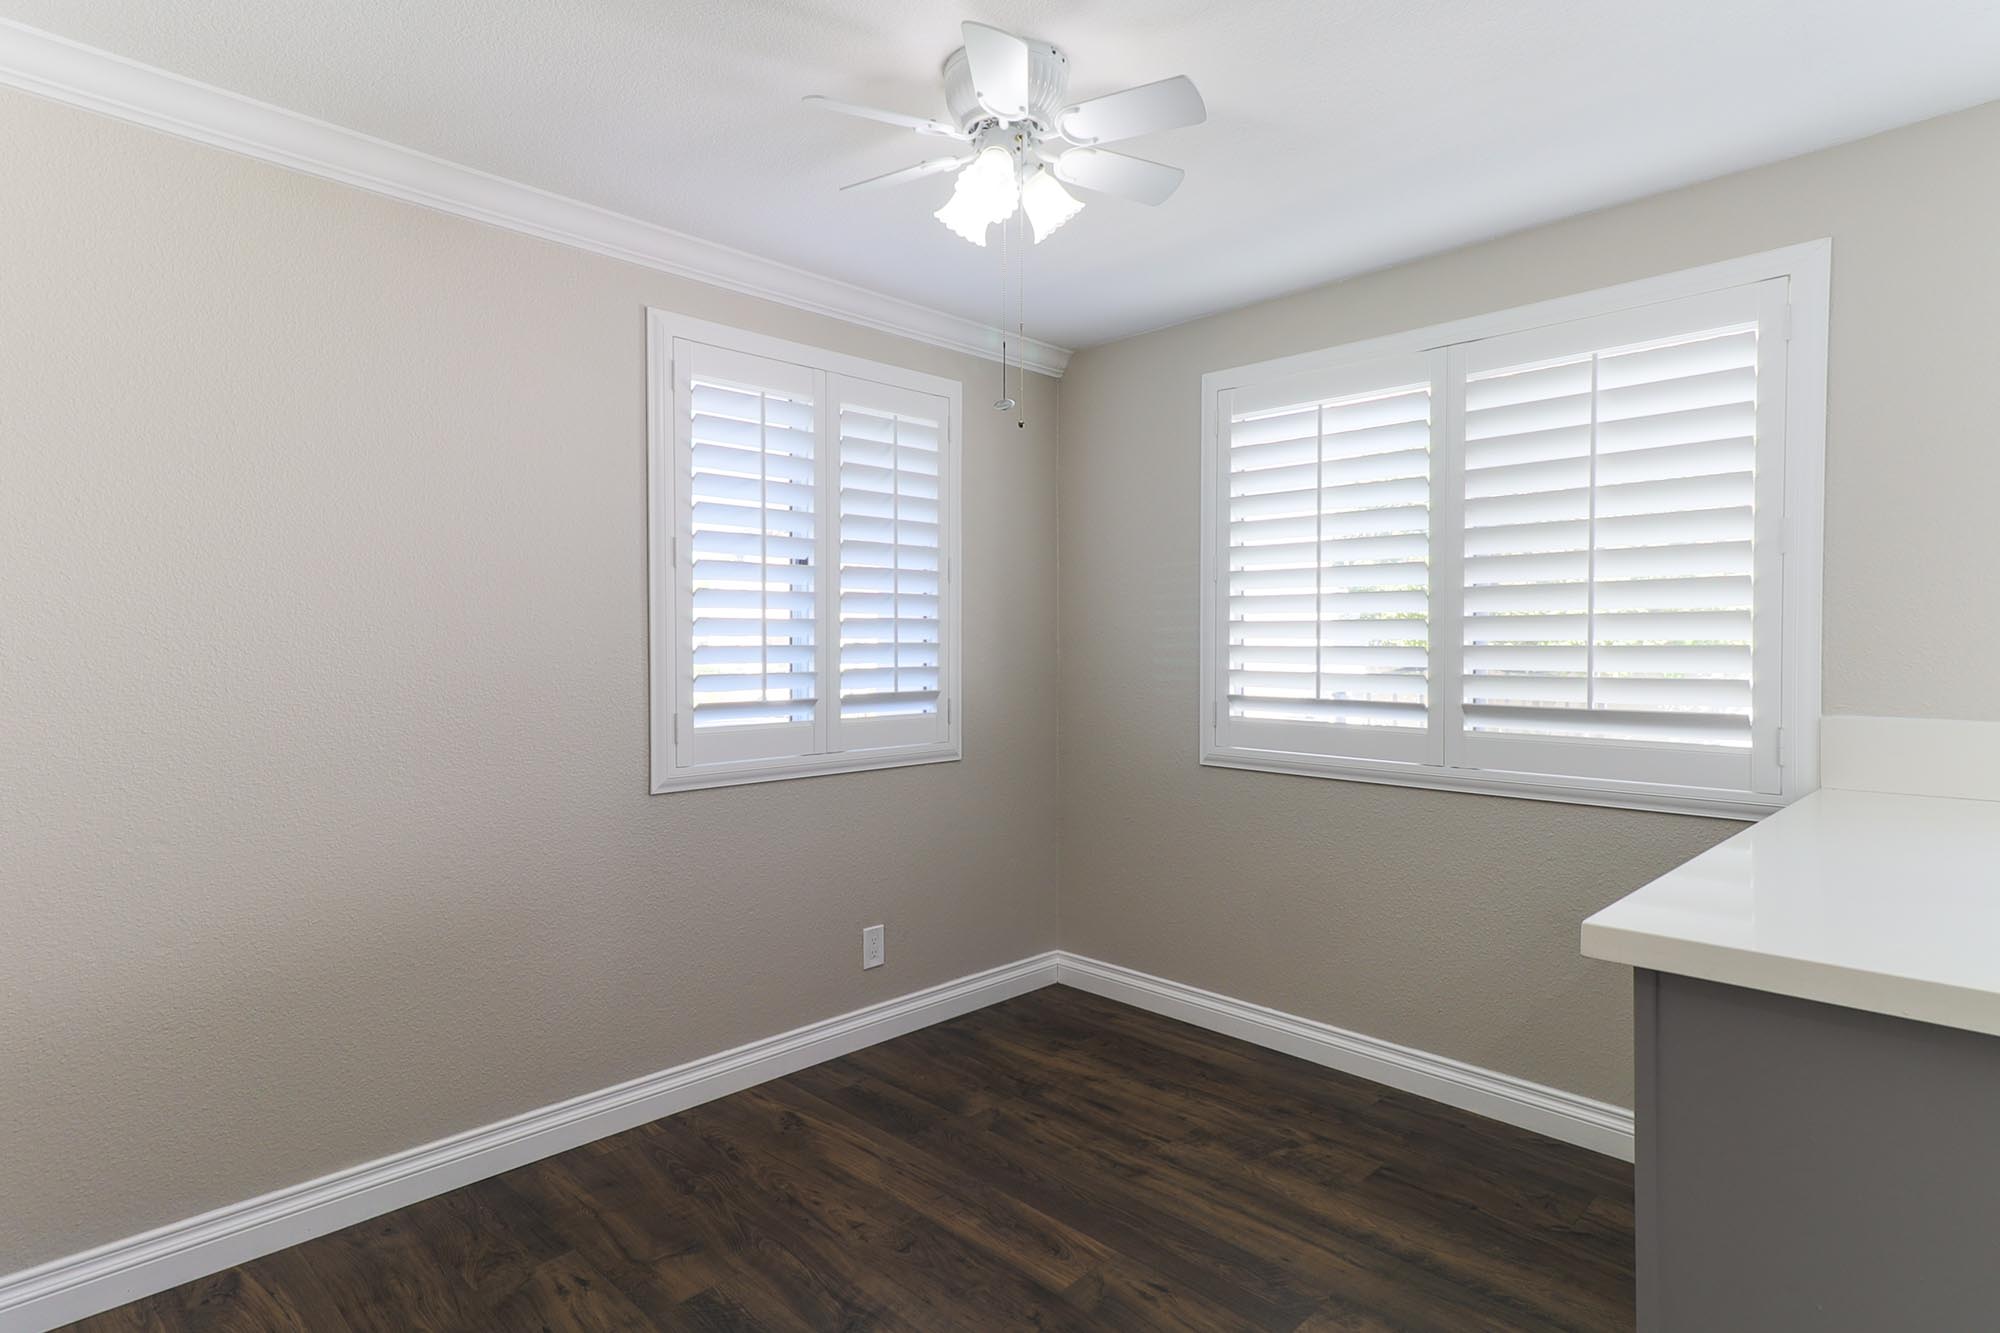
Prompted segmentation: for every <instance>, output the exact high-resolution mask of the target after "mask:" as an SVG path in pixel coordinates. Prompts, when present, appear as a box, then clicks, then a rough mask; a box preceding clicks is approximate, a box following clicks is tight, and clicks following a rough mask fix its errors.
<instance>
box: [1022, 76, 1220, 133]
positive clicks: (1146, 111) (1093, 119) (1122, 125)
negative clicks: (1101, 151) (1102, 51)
mask: <svg viewBox="0 0 2000 1333" xmlns="http://www.w3.org/2000/svg"><path fill="white" fill-rule="evenodd" d="M1207 119H1208V108H1207V107H1206V106H1204V105H1203V104H1202V100H1201V94H1200V93H1199V92H1197V91H1196V90H1195V86H1194V80H1192V79H1190V78H1188V76H1187V75H1185V74H1176V75H1174V77H1172V78H1171V79H1161V80H1160V81H1159V82H1158V83H1148V84H1142V85H1141V86H1139V87H1137V88H1127V89H1126V90H1125V91H1124V92H1121V93H1107V94H1105V95H1104V96H1103V97H1093V98H1091V99H1090V100H1089V101H1088V102H1079V103H1077V104H1076V105H1075V106H1073V107H1069V108H1066V109H1065V110H1064V111H1063V113H1062V114H1061V115H1060V116H1058V117H1056V128H1057V130H1058V131H1060V132H1061V134H1062V136H1063V137H1064V138H1065V139H1068V140H1069V141H1070V142H1072V143H1078V144H1100V143H1116V142H1117V141H1118V140H1120V139H1134V138H1137V137H1138V136H1139V135H1141V134H1153V133H1156V132H1157V131H1160V130H1177V129H1179V128H1181V127H1182V126H1183V125H1199V124H1201V123H1202V122H1203V121H1204V120H1207Z"/></svg>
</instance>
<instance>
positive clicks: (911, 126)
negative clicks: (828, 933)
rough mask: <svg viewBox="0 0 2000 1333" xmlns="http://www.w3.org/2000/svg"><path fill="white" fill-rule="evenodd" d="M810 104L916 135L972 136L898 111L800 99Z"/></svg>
mask: <svg viewBox="0 0 2000 1333" xmlns="http://www.w3.org/2000/svg"><path fill="white" fill-rule="evenodd" d="M800 100H802V101H806V102H810V103H812V104H813V105H814V106H816V107H820V108H821V109H823V110H826V111H838V112H839V113H840V114H841V115H843V116H859V117H861V119H863V120H879V121H881V122H882V123H883V124H884V125H899V126H901V127H902V128H904V129H906V130H915V131H916V132H917V133H918V134H935V135H938V136H940V137H942V138H946V139H970V138H971V137H972V136H971V135H969V134H966V133H964V132H963V131H961V130H959V129H958V128H956V127H955V126H951V125H947V124H945V123H944V122H943V121H941V120H925V119H924V118H923V117H922V116H906V115H904V114H903V113H902V112H900V111H882V110H879V109H877V108H875V107H872V106H859V105H857V104H855V103H853V102H842V101H839V100H838V99H836V98H832V97H821V96H820V95H819V94H817V93H814V94H812V95H811V96H809V97H805V98H802V99H800Z"/></svg>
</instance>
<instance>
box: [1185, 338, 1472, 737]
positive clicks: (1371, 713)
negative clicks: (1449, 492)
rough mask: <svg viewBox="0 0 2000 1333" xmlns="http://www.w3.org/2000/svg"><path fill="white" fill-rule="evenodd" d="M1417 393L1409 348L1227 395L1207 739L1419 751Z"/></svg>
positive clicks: (1424, 649) (1422, 370) (1425, 694)
mask: <svg viewBox="0 0 2000 1333" xmlns="http://www.w3.org/2000/svg"><path fill="white" fill-rule="evenodd" d="M1431 399H1432V394H1431V380H1430V371H1429V362H1428V360H1427V359H1425V358H1423V357H1398V358H1392V359H1387V360H1383V361H1376V362H1369V363H1363V364H1355V365H1350V366H1347V367H1343V368H1341V369H1339V370H1337V371H1333V372H1328V373H1324V374H1317V375H1314V376H1311V377H1302V378H1299V379H1295V380H1291V381H1284V382H1280V383H1277V384H1271V385H1264V386H1259V387H1258V388H1257V389H1255V390H1235V391H1233V392H1232V393H1231V394H1229V395H1227V407H1226V410H1227V418H1226V420H1227V425H1226V435H1225V444H1226V447H1225V448H1224V449H1223V450H1222V451H1221V455H1222V457H1221V466H1222V470H1223V476H1222V477H1221V479H1220V480H1221V490H1220V494H1221V496H1222V497H1224V499H1223V504H1224V506H1225V509H1224V512H1223V514H1222V515H1221V524H1222V550H1223V554H1224V559H1223V561H1222V566H1221V569H1220V570H1219V571H1218V584H1219V586H1218V588H1217V590H1216V593H1217V601H1218V604H1219V609H1220V611H1221V619H1222V631H1223V633H1222V635H1221V641H1220V642H1219V643H1218V645H1217V648H1218V654H1219V657H1220V659H1221V660H1219V661H1218V662H1217V663H1216V674H1217V677H1218V679H1219V680H1221V681H1222V682H1223V686H1224V688H1223V691H1222V693H1223V699H1222V705H1223V715H1222V717H1221V718H1219V719H1218V731H1219V736H1220V738H1221V739H1222V741H1223V743H1225V744H1231V745H1244V746H1251V747H1256V748H1260V749H1270V750H1279V751H1294V752H1302V753H1311V754H1320V755H1329V756H1339V757H1348V758H1356V759H1389V760H1397V761H1402V762H1412V763H1414V762H1422V761H1423V759H1424V758H1425V747H1426V745H1427V734H1428V726H1429V682H1428V679H1427V671H1428V668H1429V589H1430V571H1429V544H1430V448H1431Z"/></svg>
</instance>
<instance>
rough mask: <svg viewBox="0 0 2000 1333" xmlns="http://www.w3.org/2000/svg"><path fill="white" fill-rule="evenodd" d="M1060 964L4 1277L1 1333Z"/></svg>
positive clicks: (789, 1065) (242, 1256) (216, 1262)
mask: <svg viewBox="0 0 2000 1333" xmlns="http://www.w3.org/2000/svg"><path fill="white" fill-rule="evenodd" d="M1057 964H1058V955H1057V954H1055V953H1054V952H1049V953H1045V954H1038V955H1036V956H1035V957H1032V958H1024V959H1022V960H1021V961H1019V962H1016V963H1008V964H1006V965H1005V966H1003V967H996V968H993V969H991V970H989V971H985V972H977V973H974V974H973V975H971V976H969V977H961V978H959V979H958V980H957V981H948V982H945V983H943V984H942V985H938V986H932V987H930V988H928V989H926V990H920V991H915V992H912V993H911V994H909V995H905V996H902V997H900V998H898V999H894V1000H885V1001H883V1002H882V1003H880V1004H872V1005H869V1006H868V1007H867V1008H865V1009H857V1010H855V1011H854V1012H853V1013H849V1014H842V1015H841V1016H839V1017H838V1018H829V1019H825V1020H822V1021H821V1022H818V1023H810V1024H807V1025H806V1026H805V1027H802V1028H796V1029H794V1030H792V1031H790V1032H786V1033H781V1034H779V1035H778V1036H775V1037H766V1038H764V1039H763V1040H761V1041H753V1042H751V1043H750V1044H748V1045H746V1046H738V1047H737V1048H735V1049H734V1050H729V1051H723V1052H721V1053H720V1054H717V1055H710V1056H705V1057H703V1058H702V1059H699V1060H691V1061H689V1062H688V1063H686V1064H684V1065H677V1066H676V1067H674V1068H672V1069H666V1070H662V1071H660V1072H659V1073H657V1074H648V1075H646V1076H645V1077H643V1078H636V1079H633V1080H632V1081H630V1082H628V1083H620V1084H618V1085H617V1086H615V1087H610V1088H605V1089H603V1090H601V1091H598V1092H592V1093H586V1094H584V1095H583V1096H581V1097H573V1098H571V1099H570V1100H568V1101H566V1102H558V1103H556V1104H555V1105H553V1106H545V1107H543V1108H541V1109H540V1110H537V1111H529V1112H527V1113H526V1114H524V1115H518V1116H515V1117H513V1118H512V1119H510V1120H502V1121H500V1122H498V1123H497V1124H492V1125H487V1126H486V1127H484V1128H483V1129H474V1130H469V1131H467V1132H465V1133H463V1134H455V1135H453V1136H452V1137H450V1138H447V1139H439V1140H438V1141H437V1142H435V1143H428V1144H425V1145H424V1146H422V1147H420V1148H411V1149H409V1150H408V1151H406V1152H400V1153H397V1154H395V1155H394V1156H391V1157H384V1158H380V1159H379V1160H376V1161H373V1162H365V1163H363V1164H361V1165H360V1166H355V1167H350V1168H348V1169H347V1170H345V1171H336V1172H335V1173H333V1174H332V1175H329V1176H322V1177H320V1178H319V1179H318V1180H311V1181H307V1182H306V1183H305V1184H302V1185H293V1186H291V1187H289V1188H287V1189H281V1190H277V1191H275V1192H273V1193H270V1194H266V1195H264V1196H262V1197H261V1198H256V1199H250V1200H248V1201H246V1202H243V1203H238V1204H231V1205H230V1206H228V1207H226V1208H218V1209H216V1210H215V1211H214V1212H210V1213H204V1214H202V1215H201V1216H199V1217H192V1218H189V1219H187V1220H186V1221H183V1222H175V1223H172V1224H170V1225H168V1226H164V1227H160V1228H158V1229H156V1230H153V1231H148V1232H146V1233H144V1234H142V1235H138V1236H133V1237H130V1238H128V1239H126V1240H120V1241H113V1242H112V1243H111V1244H109V1245H103V1246H100V1247H98V1248H97V1249H94V1250H87V1251H85V1252H84V1253H82V1254H76V1255H71V1256H69V1257H68V1258H65V1259H57V1260H55V1261H53V1262H51V1263H46V1264H41V1265H39V1266H37V1267H35V1268H30V1269H24V1270H23V1271H21V1272H18V1273H14V1274H12V1275H10V1276H7V1277H0V1333H42V1330H46V1329H50V1328H54V1327H57V1326H58V1325H61V1324H66V1323H69V1322H71V1321H72V1320H77V1319H82V1318H85V1317H86V1316H88V1315H93V1314H96V1313H98V1312H100V1311H103V1310H109V1309H112V1308H113V1307H115V1306H119V1305H123V1304H125V1303H126V1302H127V1301H134V1300H137V1299H139V1298H140V1297H141V1296H148V1295H151V1294H152V1293H154V1292H157V1291H165V1290H166V1289H167V1288H169V1287H175V1286H179V1285H180V1284H181V1283H183V1282H191V1281H193V1280H194V1279H196V1278H198V1277H205V1276H206V1275H208V1274H210V1273H214V1272H219V1271H220V1270H222V1269H224V1268H229V1267H232V1266H234V1265H236V1264H240V1263H244V1262H247V1261H248V1260H251V1259H255V1258H257V1257H258V1256H259V1255H264V1254H270V1253H272V1252H273V1251H276V1250H282V1249H284V1248H285V1247H286V1246H289V1245H297V1244H298V1243H299V1242H301V1241H306V1240H311V1239H312V1238H313V1237H314V1236H322V1235H325V1234H326V1233H327V1232H329V1231H336V1230H338V1229H339V1228H341V1227H345V1226H351V1225H353V1224H354V1223H356V1222H361V1221H365V1220H367V1219H368V1218H371V1217H376V1216H379V1215H381V1214H382V1213H386V1212H388V1211H390V1210H391V1209H395V1208H401V1207H404V1206H406V1205H408V1204H412V1203H416V1202H418V1201H419V1200H422V1199H428V1198H431V1197H432V1196H433V1195H437V1194H442V1193H444V1192H445V1191H447V1190H454V1189H457V1188H459V1187H460V1186H462V1185H469V1184H471V1183H472V1182H473V1181H475V1180H484V1179H485V1178H486V1177H488V1176H493V1175H498V1174H499V1173H500V1172H502V1171H510V1170H512V1169H513V1168H515V1167H517V1166H523V1165H526V1164H527V1163H529V1162H533V1161H537V1160H539V1159H541V1158H543V1157H547V1156H550V1155H551V1154H553V1153H559V1152H565V1151H567V1150H569V1149H571V1148H574V1147H577V1146H579V1145H581V1144H585V1143H589V1142H592V1141H593V1140H596V1139H601V1138H603V1137H605V1136H606V1135H609V1134H617V1133H619V1132H621V1131H623V1130H627V1129H631V1128H632V1127H633V1126H635V1125H643V1124H645V1123H646V1122H647V1121H649V1120H657V1119H659V1118H660V1117H661V1116H666V1115H672V1114H674V1113H675V1112H676V1111H685V1110H687V1109H688V1108H689V1107H691V1106H699V1105H700V1104H701V1103H703V1102H706V1101H711V1100H713V1099H715V1098H717V1097H726V1096H728V1095H729V1094H730V1093H732V1092H740V1091H742V1090H743V1089H744V1088H749V1087H754V1086H755V1085H757V1084H759V1083H763V1082H766V1081H768V1080H770V1079H774V1078H781V1077H783V1076H784V1075H786V1074H790V1073H793V1072H795V1071H797V1070H800V1069H804V1068H807V1067H808V1066H811V1065H816V1064H819V1063H820V1062H821V1061H823V1060H831V1059H834V1058H835V1057H837V1056H842V1055H846V1054H848V1053H849V1052H851V1051H858V1050H860V1049H861V1048H862V1047H864V1046H873V1045H874V1044H876V1043H877V1042H883V1041H887V1040H889V1039H890V1038H891V1037H898V1036H901V1035H902V1034H904V1033H906V1032H914V1031H916V1030H917V1029H918V1028H921V1027H928V1026H929V1025H930V1024H932V1023H937V1022H940V1021H942V1020H944V1019H947V1018H953V1017H956V1016H957V1015H959V1014H964V1013H970V1012H971V1011H972V1010H974V1009H979V1008H983V1007H985V1006H986V1005H989V1004H996V1003H998V1002H999V1001H1001V1000H1005V999H1009V998H1011V997H1013V996H1016V995H1020V994H1023V993H1024V992H1027V991H1031V990H1034V989H1036V988H1038V987H1041V986H1047V985H1049V984H1051V983H1052V982H1054V981H1055V979H1056V969H1057Z"/></svg>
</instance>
